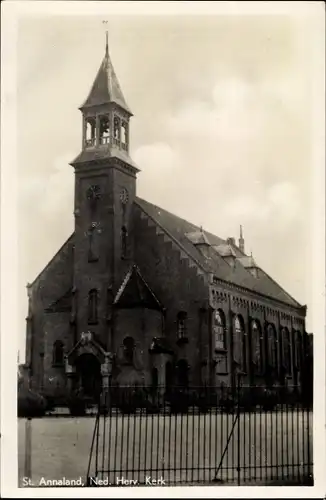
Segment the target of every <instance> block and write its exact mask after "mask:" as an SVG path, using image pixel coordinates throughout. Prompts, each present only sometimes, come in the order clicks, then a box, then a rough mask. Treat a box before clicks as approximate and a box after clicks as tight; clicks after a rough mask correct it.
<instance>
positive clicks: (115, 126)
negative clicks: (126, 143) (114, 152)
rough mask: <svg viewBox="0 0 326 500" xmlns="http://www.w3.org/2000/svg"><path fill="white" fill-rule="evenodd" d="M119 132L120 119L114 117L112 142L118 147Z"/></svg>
mask: <svg viewBox="0 0 326 500" xmlns="http://www.w3.org/2000/svg"><path fill="white" fill-rule="evenodd" d="M120 130H121V128H120V118H119V117H118V116H115V117H114V120H113V134H114V135H113V142H114V143H115V144H117V145H120V137H121V134H120Z"/></svg>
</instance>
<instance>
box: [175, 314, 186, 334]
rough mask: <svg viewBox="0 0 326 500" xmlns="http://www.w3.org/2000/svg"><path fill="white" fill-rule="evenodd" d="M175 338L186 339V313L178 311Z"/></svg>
mask: <svg viewBox="0 0 326 500" xmlns="http://www.w3.org/2000/svg"><path fill="white" fill-rule="evenodd" d="M177 337H178V340H180V339H184V338H186V337H187V313H186V312H185V311H180V312H178V315H177Z"/></svg>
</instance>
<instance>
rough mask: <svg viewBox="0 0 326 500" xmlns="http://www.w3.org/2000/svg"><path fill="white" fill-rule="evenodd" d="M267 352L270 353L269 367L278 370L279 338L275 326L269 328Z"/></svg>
mask: <svg viewBox="0 0 326 500" xmlns="http://www.w3.org/2000/svg"><path fill="white" fill-rule="evenodd" d="M267 347H268V349H267V352H268V365H269V366H270V367H271V368H273V369H275V370H276V369H277V338H276V330H275V327H274V325H268V327H267Z"/></svg>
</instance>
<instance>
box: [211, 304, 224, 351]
mask: <svg viewBox="0 0 326 500" xmlns="http://www.w3.org/2000/svg"><path fill="white" fill-rule="evenodd" d="M213 339H214V340H213V341H214V345H213V349H215V350H219V349H225V317H224V314H223V312H222V311H214V312H213Z"/></svg>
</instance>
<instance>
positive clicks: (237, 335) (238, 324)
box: [233, 316, 247, 373]
mask: <svg viewBox="0 0 326 500" xmlns="http://www.w3.org/2000/svg"><path fill="white" fill-rule="evenodd" d="M246 348H247V346H246V334H245V329H244V323H243V319H242V317H241V316H235V318H234V335H233V359H234V361H235V362H236V363H237V364H238V365H239V368H240V370H241V371H242V372H244V373H246V371H247V353H246Z"/></svg>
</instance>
